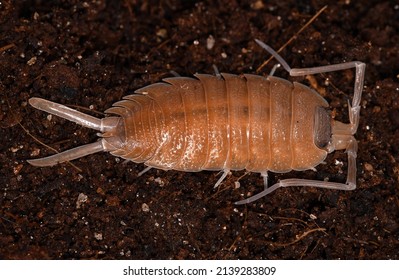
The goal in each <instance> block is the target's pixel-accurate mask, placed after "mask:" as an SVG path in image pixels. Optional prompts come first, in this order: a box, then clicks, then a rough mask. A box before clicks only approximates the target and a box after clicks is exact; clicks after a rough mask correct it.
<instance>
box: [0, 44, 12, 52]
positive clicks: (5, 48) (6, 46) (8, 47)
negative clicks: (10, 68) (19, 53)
mask: <svg viewBox="0 0 399 280" xmlns="http://www.w3.org/2000/svg"><path fill="white" fill-rule="evenodd" d="M13 47H15V44H14V43H11V44H8V45H5V46H3V47H1V48H0V52H4V51H6V50H8V49H11V48H13Z"/></svg>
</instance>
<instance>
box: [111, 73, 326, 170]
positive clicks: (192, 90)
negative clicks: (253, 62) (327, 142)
mask: <svg viewBox="0 0 399 280" xmlns="http://www.w3.org/2000/svg"><path fill="white" fill-rule="evenodd" d="M195 77H196V78H197V79H194V78H186V77H175V78H168V79H164V80H163V81H164V82H163V83H156V84H152V85H149V86H147V87H144V88H141V89H139V90H137V91H136V93H138V94H135V95H129V96H126V97H125V98H124V99H125V100H123V101H119V102H117V103H115V104H114V107H112V108H110V109H108V110H107V111H106V112H107V113H114V114H118V115H120V116H122V118H123V120H124V124H125V144H124V146H123V148H121V149H118V150H116V151H113V152H111V153H112V154H114V155H116V156H120V157H123V158H126V159H129V160H132V161H135V162H145V163H146V165H148V166H151V167H155V168H159V169H165V170H168V169H175V170H182V171H201V170H221V169H224V170H242V169H246V170H248V171H253V172H264V171H273V172H287V171H290V170H292V169H294V170H306V169H309V168H313V167H314V166H316V165H317V164H319V163H320V162H321V161H322V160H324V158H325V157H326V155H327V151H326V150H323V149H320V148H318V147H317V146H316V145H315V135H314V134H315V131H314V130H315V128H314V125H315V124H314V123H315V112H316V110H317V109H318V108H320V107H328V103H327V102H326V101H325V100H324V99H323V98H322V97H321V96H320V95H319V94H317V93H316V92H315V91H313V90H311V89H310V88H308V87H306V86H304V85H301V84H298V83H290V82H288V81H286V80H283V79H279V78H276V77H272V76H269V77H267V78H265V77H262V76H256V75H243V76H237V75H232V74H222V77H223V78H218V77H216V76H212V75H204V74H197V75H195Z"/></svg>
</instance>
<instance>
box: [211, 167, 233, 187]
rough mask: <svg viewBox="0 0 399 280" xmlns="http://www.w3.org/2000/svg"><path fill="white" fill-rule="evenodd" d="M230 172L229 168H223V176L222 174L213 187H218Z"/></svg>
mask: <svg viewBox="0 0 399 280" xmlns="http://www.w3.org/2000/svg"><path fill="white" fill-rule="evenodd" d="M229 174H230V170H229V169H224V170H223V174H222V176H220V178H219V180H217V182H216V184H215V186H214V187H213V188H214V189H216V188H217V187H219V185H220V184H221V183H222V182H223V180H224V179H225V178H226V177H227V175H229Z"/></svg>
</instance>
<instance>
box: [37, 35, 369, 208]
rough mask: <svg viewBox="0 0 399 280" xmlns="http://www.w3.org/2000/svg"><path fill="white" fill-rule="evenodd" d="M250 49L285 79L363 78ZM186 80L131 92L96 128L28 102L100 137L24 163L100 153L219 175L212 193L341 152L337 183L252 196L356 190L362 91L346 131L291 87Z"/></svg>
mask: <svg viewBox="0 0 399 280" xmlns="http://www.w3.org/2000/svg"><path fill="white" fill-rule="evenodd" d="M258 43H260V45H261V46H262V47H264V48H266V50H268V51H269V52H271V53H272V54H273V55H274V56H275V57H276V58H277V59H278V60H279V61H280V62H281V63H282V64H283V66H284V68H285V69H286V70H287V71H289V72H290V74H291V75H303V74H307V73H308V72H309V71H310V72H311V73H320V72H326V71H336V70H342V69H347V68H351V67H356V69H357V77H358V76H361V75H364V64H363V63H360V62H351V63H343V64H338V67H337V65H331V66H324V67H316V68H304V69H291V68H289V66H288V65H286V62H285V61H284V60H283V59H282V58H281V57H280V56H279V55H278V54H276V53H273V50H270V49H267V47H268V46H267V45H262V44H261V43H262V42H258ZM265 46H266V47H265ZM268 48H270V47H268ZM284 63H285V64H284ZM359 65H360V66H359ZM328 67H335V68H328ZM337 68H338V69H337ZM295 71H297V72H295ZM195 77H196V78H187V77H173V78H167V79H164V80H163V82H160V83H155V84H151V85H149V86H146V87H144V88H141V89H138V90H137V91H136V94H133V95H128V96H125V97H124V98H123V100H122V101H119V102H116V103H115V104H114V105H113V107H111V108H110V109H108V110H106V111H105V112H106V113H107V114H112V115H116V116H110V117H105V118H103V119H96V118H94V117H91V116H88V115H86V114H83V113H81V112H78V111H75V110H73V109H70V108H68V107H65V106H63V105H60V104H56V103H53V102H50V101H47V100H43V99H39V98H31V99H30V100H29V102H30V104H31V105H32V106H34V107H36V108H38V109H41V110H44V111H47V112H49V113H52V114H55V115H58V116H61V117H63V118H67V119H69V120H72V121H75V122H77V123H79V124H82V125H84V126H87V127H90V128H94V129H97V130H100V131H101V132H102V135H101V136H102V139H101V141H98V142H95V143H92V144H88V145H84V146H81V147H78V148H75V149H72V150H69V151H65V152H63V153H60V154H57V155H53V156H50V157H47V158H43V159H36V160H30V161H29V162H30V163H31V164H33V165H37V166H48V165H54V164H57V163H59V162H63V161H68V160H72V159H76V158H79V157H82V156H85V155H88V154H91V153H95V152H98V151H109V152H110V153H111V154H113V155H115V156H118V157H122V158H125V159H128V160H131V161H134V162H137V163H140V162H143V163H144V164H145V165H147V166H148V167H150V168H152V167H154V168H158V169H164V170H171V169H173V170H180V171H189V172H195V171H201V170H223V171H224V174H223V176H222V178H221V179H220V180H219V181H218V182H217V183H216V185H218V184H219V183H220V182H221V181H222V180H223V178H224V177H225V176H226V175H227V173H228V172H229V171H230V170H242V169H246V170H247V171H251V172H258V173H261V175H262V176H263V177H264V179H265V187H266V186H267V171H272V172H278V173H283V172H288V171H290V170H307V169H313V168H314V167H315V166H316V165H318V164H319V163H320V162H322V161H323V160H324V159H325V158H326V156H327V154H328V153H329V152H331V151H333V150H336V149H346V150H347V152H348V159H349V167H348V168H349V169H348V180H347V182H346V184H342V183H333V182H319V181H313V180H302V179H288V180H282V181H280V182H279V183H277V184H275V185H273V186H272V187H271V188H269V189H265V191H264V192H262V193H261V195H259V197H260V196H263V195H265V194H267V193H269V192H271V191H273V190H274V189H275V188H277V187H284V186H296V185H306V186H316V187H325V188H335V189H353V188H354V187H355V186H356V185H355V184H356V163H355V158H356V151H357V145H356V140H355V139H354V137H353V134H354V133H355V132H356V129H357V125H358V119H359V110H360V107H359V104H358V103H359V102H360V95H361V87H362V84H361V85H359V84H357V85H355V97H354V101H353V103H354V105H353V107H350V117H351V123H350V124H344V123H341V122H338V121H335V120H333V119H332V118H331V116H330V113H329V111H328V103H327V102H326V100H325V99H324V98H323V97H321V96H320V95H319V94H318V93H317V92H316V91H314V90H312V89H310V88H309V87H307V86H304V85H302V84H299V83H291V82H289V81H287V80H284V79H280V78H277V77H274V76H267V77H263V76H257V75H248V74H245V75H232V74H222V75H219V76H213V75H205V74H196V75H195ZM360 78H362V77H360ZM357 80H358V81H360V80H361V81H360V82H361V83H362V82H363V80H362V79H359V78H358V79H357ZM355 83H356V82H355ZM359 88H360V90H359ZM273 188H274V189H273ZM259 197H256V198H253V199H250V200H246V201H245V202H249V201H253V200H255V199H258V198H259Z"/></svg>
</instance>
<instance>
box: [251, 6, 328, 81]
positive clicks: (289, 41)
mask: <svg viewBox="0 0 399 280" xmlns="http://www.w3.org/2000/svg"><path fill="white" fill-rule="evenodd" d="M325 9H327V5H326V6H324V7H323V8H321V9H320V10H319V11H318V12H317V13H316V14H315V15H314V16H313V17H312V18H311V19H310V20H309V21H308V22H307V23H306V24H305V25H304V26H302V28H301V29H299V31H298V32H297V33H295V35H294V36H292V37H291V38H290V39H289V40H288V41H287V42H286V43H285V44H284V45H282V46H281V47H280V48H279V49H278V51H277V53H279V52H281V51H282V50H283V49H285V47H286V46H288V45H289V44H290V43H291V42H292V41H294V40H295V39H296V38H297V37H298V35H299V34H300V33H302V31H304V30H305V29H306V28H307V27H308V26H309V25H310V24H311V23H312V22H313V21H315V19H316V18H318V17H319V15H320V14H321V13H322V12H324V10H325ZM272 59H273V56H270V57H269V59H268V60H266V61H265V62H263V63H262V65H261V66H259V67H258V69H256V73H259V72H260V71H261V70H262V69H263V67H265V66H266V65H267V64H268V63H269V62H270V60H272Z"/></svg>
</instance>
